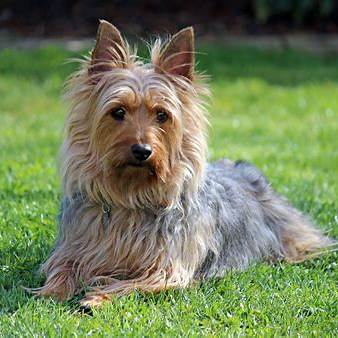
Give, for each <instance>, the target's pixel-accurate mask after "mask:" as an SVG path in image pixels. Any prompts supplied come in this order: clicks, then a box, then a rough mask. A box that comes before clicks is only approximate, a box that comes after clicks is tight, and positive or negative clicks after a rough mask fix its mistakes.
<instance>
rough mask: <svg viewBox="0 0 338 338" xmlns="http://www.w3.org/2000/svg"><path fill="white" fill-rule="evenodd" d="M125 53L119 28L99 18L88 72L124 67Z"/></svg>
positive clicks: (125, 49)
mask: <svg viewBox="0 0 338 338" xmlns="http://www.w3.org/2000/svg"><path fill="white" fill-rule="evenodd" d="M127 54H128V53H127V48H126V45H125V43H124V41H123V39H122V36H121V33H120V32H119V30H118V29H117V28H116V27H115V26H113V25H112V24H111V23H109V22H108V21H105V20H100V25H99V28H98V30H97V38H96V45H95V48H94V49H93V51H92V60H91V65H90V68H89V73H90V74H93V73H94V74H95V73H100V72H104V71H107V70H111V69H112V68H114V67H121V68H124V67H125V66H126V59H127Z"/></svg>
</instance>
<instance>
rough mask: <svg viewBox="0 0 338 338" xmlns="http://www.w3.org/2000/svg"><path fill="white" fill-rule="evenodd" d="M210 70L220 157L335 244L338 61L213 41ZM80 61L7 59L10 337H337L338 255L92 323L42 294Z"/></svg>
mask: <svg viewBox="0 0 338 338" xmlns="http://www.w3.org/2000/svg"><path fill="white" fill-rule="evenodd" d="M202 51H203V52H205V54H201V55H199V68H200V69H202V70H206V71H207V72H208V73H209V74H210V75H211V76H212V85H211V88H212V92H213V94H214V99H213V100H212V102H211V107H210V111H211V113H210V118H211V125H212V126H211V129H210V159H211V160H214V159H217V158H220V157H222V156H227V157H230V158H233V159H237V158H245V159H247V160H250V161H252V162H254V163H255V164H256V165H258V166H259V167H260V168H262V169H263V171H264V172H265V173H266V174H267V175H268V176H269V177H270V179H271V182H272V184H273V186H274V187H275V188H276V189H277V190H278V191H279V192H281V193H283V194H284V195H286V196H287V197H288V198H289V199H290V200H291V201H292V203H293V204H294V205H295V206H297V207H298V208H300V209H301V210H303V211H304V212H306V213H308V214H310V215H311V216H312V217H313V219H314V220H315V222H316V223H317V224H318V225H319V226H320V227H322V228H325V229H328V230H330V234H331V235H332V236H335V237H338V215H337V210H338V200H337V195H338V194H337V192H338V184H337V176H338V141H337V138H338V58H337V56H334V55H332V56H329V55H327V56H320V57H319V56H313V55H310V54H304V53H300V52H293V51H285V52H266V51H259V50H255V49H248V48H235V49H222V48H221V47H216V46H204V48H202ZM74 56H79V55H77V54H74V53H70V52H66V51H63V50H61V49H57V48H52V47H51V48H47V49H42V50H37V51H12V50H3V51H0V74H1V75H0V336H1V337H2V336H6V337H7V336H33V335H35V336H36V337H37V336H40V335H45V336H61V335H63V336H71V335H73V336H82V335H93V336H100V335H104V334H109V335H110V336H117V335H119V336H125V335H127V336H134V335H136V336H141V335H146V336H158V335H160V334H163V335H167V336H178V335H184V336H186V335H189V336H199V335H208V336H218V335H226V334H231V333H232V334H236V335H238V334H246V335H273V334H275V335H281V334H284V335H292V336H295V335H302V336H315V335H317V336H337V335H338V328H337V326H338V287H337V281H338V268H337V254H333V253H332V254H328V255H326V256H324V257H322V258H320V259H317V260H313V261H309V262H306V263H304V264H298V265H288V264H284V263H283V264H277V265H275V266H272V265H269V264H266V263H261V264H258V265H256V266H252V267H251V268H250V269H249V270H247V271H245V272H232V273H229V274H228V275H227V276H226V277H225V278H224V279H222V280H220V281H210V282H207V283H203V284H201V285H197V286H194V287H192V288H191V289H188V290H184V291H169V292H164V293H161V294H158V295H144V294H140V293H135V294H133V295H130V296H127V297H122V298H117V299H114V300H113V301H112V302H111V303H110V304H106V305H105V306H104V307H103V308H101V309H98V310H94V314H93V316H88V315H83V314H80V313H79V312H77V299H75V300H72V301H70V302H67V303H61V304H60V303H56V302H54V301H52V300H49V299H35V298H34V297H32V296H31V295H30V294H27V293H26V292H25V291H24V290H23V288H22V287H23V286H30V287H32V286H33V287H34V286H39V285H41V283H42V282H43V277H41V276H39V274H38V273H37V269H38V266H39V264H40V263H41V262H42V261H44V259H45V258H46V257H47V255H48V252H49V250H50V249H51V247H52V245H53V242H54V239H55V234H56V221H55V218H56V215H57V211H58V203H59V199H60V184H59V180H58V175H57V160H56V159H57V152H58V147H59V144H60V142H61V138H62V126H63V120H64V117H65V112H66V108H65V105H64V104H63V103H62V102H61V100H60V94H61V88H62V83H63V81H64V79H65V78H66V76H67V75H68V74H69V73H70V72H71V71H72V70H73V69H74V67H75V66H74V65H73V64H65V63H64V60H65V59H66V58H69V57H74Z"/></svg>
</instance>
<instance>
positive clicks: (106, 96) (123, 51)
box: [36, 20, 332, 306]
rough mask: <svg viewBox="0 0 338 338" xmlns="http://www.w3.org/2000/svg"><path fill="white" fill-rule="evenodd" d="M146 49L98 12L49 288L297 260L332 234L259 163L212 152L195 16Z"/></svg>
mask: <svg viewBox="0 0 338 338" xmlns="http://www.w3.org/2000/svg"><path fill="white" fill-rule="evenodd" d="M150 49H151V61H150V62H149V63H145V62H143V61H142V60H141V59H140V58H138V57H137V56H136V55H135V53H133V52H132V49H131V48H130V47H129V45H128V44H127V42H126V41H124V39H123V38H122V36H121V34H120V32H119V31H118V30H117V28H116V27H114V26H113V25H112V24H110V23H109V22H107V21H104V20H101V21H100V24H99V28H98V33H97V40H96V45H95V47H94V49H93V50H92V52H91V55H90V57H88V58H86V59H85V60H83V61H82V65H81V69H80V70H79V71H78V72H76V73H75V74H74V75H73V76H72V77H71V78H70V80H69V81H68V85H67V95H66V96H67V98H68V100H69V102H70V112H69V115H68V119H67V121H66V138H65V141H64V143H63V146H62V149H61V175H62V184H63V193H64V197H63V200H62V205H61V211H60V216H59V234H58V239H57V242H56V245H55V247H54V249H53V251H52V253H51V255H50V257H49V259H48V260H47V261H46V262H45V263H44V264H43V266H42V271H43V273H44V274H45V275H46V282H45V284H44V285H43V286H42V287H41V288H39V289H37V290H36V293H37V294H39V295H42V296H52V297H55V298H57V299H59V300H66V299H69V298H71V297H73V296H74V295H77V294H79V293H81V292H83V291H84V292H85V296H84V298H83V300H82V304H84V305H85V306H97V305H100V304H101V303H102V302H103V301H106V300H109V299H111V297H112V295H124V294H128V293H130V292H132V291H133V290H140V291H143V292H158V291H161V290H165V289H168V288H185V287H187V286H188V285H191V284H192V283H193V282H195V281H201V280H204V279H207V278H211V277H222V276H224V274H225V273H226V272H227V271H229V270H232V269H236V270H242V269H245V268H246V267H248V265H249V264H250V263H253V262H257V261H261V260H267V261H279V260H286V261H288V262H300V261H303V260H305V259H307V258H309V257H312V256H313V255H314V254H316V253H318V252H320V251H323V250H324V249H325V248H327V247H328V246H329V245H330V244H331V243H332V240H330V239H329V238H328V237H326V236H325V235H323V234H322V233H321V232H320V231H319V230H318V229H316V228H315V227H314V226H313V225H312V223H311V221H309V220H308V219H307V217H306V216H303V215H302V214H301V212H300V211H297V210H296V209H294V208H293V207H292V206H290V205H289V203H288V202H287V201H286V200H285V199H284V198H283V197H280V196H279V195H278V194H277V193H276V192H274V190H273V189H272V188H271V186H270V184H269V182H268V181H267V179H266V178H265V176H264V175H263V174H262V173H261V171H260V170H258V169H257V168H256V167H255V166H254V165H252V164H250V163H247V162H245V161H237V162H232V161H230V160H228V159H223V160H220V161H218V162H216V163H211V164H209V163H207V160H206V156H207V125H208V121H207V117H206V116H207V114H206V104H205V102H206V100H207V98H208V96H209V91H208V88H207V85H206V81H205V79H204V78H203V76H201V75H200V74H198V72H197V71H196V70H195V67H194V65H195V50H194V32H193V28H191V27H188V28H185V29H182V30H181V31H179V32H178V33H177V34H175V35H173V36H172V37H171V38H170V39H168V41H167V42H165V43H164V42H162V41H161V40H160V39H158V40H156V42H155V43H154V44H153V45H152V47H151V48H150Z"/></svg>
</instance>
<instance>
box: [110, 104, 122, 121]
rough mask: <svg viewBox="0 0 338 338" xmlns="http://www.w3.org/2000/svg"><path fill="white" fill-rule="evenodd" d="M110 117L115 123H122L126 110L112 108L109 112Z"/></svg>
mask: <svg viewBox="0 0 338 338" xmlns="http://www.w3.org/2000/svg"><path fill="white" fill-rule="evenodd" d="M110 115H111V116H112V118H113V119H115V120H116V121H122V120H124V116H125V115H126V110H125V109H124V108H123V107H118V108H114V109H113V110H112V111H111V112H110Z"/></svg>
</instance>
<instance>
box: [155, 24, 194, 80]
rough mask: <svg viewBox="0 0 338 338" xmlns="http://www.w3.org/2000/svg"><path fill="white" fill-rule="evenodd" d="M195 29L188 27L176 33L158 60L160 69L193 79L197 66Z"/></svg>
mask: <svg viewBox="0 0 338 338" xmlns="http://www.w3.org/2000/svg"><path fill="white" fill-rule="evenodd" d="M194 53H195V41H194V29H193V28H192V27H187V28H184V29H182V30H180V31H179V32H178V33H176V34H175V35H174V36H173V37H172V38H171V40H170V41H169V42H168V44H167V45H166V46H165V47H164V49H163V51H162V53H161V54H160V57H159V60H158V64H157V66H158V70H159V71H160V72H164V73H169V74H172V75H180V76H184V77H186V78H187V79H189V80H192V79H193V75H194V66H195V55H194Z"/></svg>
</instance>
